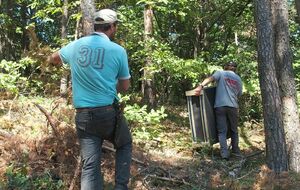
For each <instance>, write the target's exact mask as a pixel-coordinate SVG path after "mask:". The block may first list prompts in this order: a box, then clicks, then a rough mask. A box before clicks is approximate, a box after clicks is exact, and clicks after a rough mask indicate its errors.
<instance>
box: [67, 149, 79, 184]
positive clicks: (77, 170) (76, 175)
mask: <svg viewBox="0 0 300 190" xmlns="http://www.w3.org/2000/svg"><path fill="white" fill-rule="evenodd" d="M80 168H81V155H79V157H78V158H77V164H76V169H75V173H74V176H73V178H72V181H71V184H70V187H69V190H73V189H74V187H75V184H76V179H77V177H78V176H79V172H80Z"/></svg>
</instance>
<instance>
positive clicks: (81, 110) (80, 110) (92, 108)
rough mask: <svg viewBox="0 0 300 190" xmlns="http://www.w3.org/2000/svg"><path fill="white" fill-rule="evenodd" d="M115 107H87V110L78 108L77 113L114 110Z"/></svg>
mask: <svg viewBox="0 0 300 190" xmlns="http://www.w3.org/2000/svg"><path fill="white" fill-rule="evenodd" d="M113 108H114V107H113V106H112V105H108V106H99V107H86V108H76V111H77V112H83V111H95V110H101V109H105V110H107V109H113Z"/></svg>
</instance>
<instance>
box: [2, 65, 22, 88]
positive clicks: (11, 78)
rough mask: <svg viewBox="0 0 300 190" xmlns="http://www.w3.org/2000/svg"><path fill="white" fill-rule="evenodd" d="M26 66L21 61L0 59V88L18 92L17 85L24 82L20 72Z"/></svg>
mask: <svg viewBox="0 0 300 190" xmlns="http://www.w3.org/2000/svg"><path fill="white" fill-rule="evenodd" d="M25 68H26V64H24V63H23V62H13V61H6V60H2V61H1V62H0V70H2V72H1V73H0V89H1V90H6V91H9V92H12V93H18V92H19V85H22V84H23V82H25V80H26V79H25V78H24V77H22V76H21V72H22V71H24V69H25Z"/></svg>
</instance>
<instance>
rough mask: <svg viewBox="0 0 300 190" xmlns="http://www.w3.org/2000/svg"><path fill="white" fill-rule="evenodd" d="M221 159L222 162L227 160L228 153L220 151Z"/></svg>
mask: <svg viewBox="0 0 300 190" xmlns="http://www.w3.org/2000/svg"><path fill="white" fill-rule="evenodd" d="M221 157H222V159H224V160H229V152H228V150H222V151H221Z"/></svg>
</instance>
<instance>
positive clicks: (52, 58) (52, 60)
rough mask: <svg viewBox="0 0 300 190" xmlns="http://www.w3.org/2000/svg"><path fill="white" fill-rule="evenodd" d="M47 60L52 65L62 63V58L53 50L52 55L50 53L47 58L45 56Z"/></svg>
mask: <svg viewBox="0 0 300 190" xmlns="http://www.w3.org/2000/svg"><path fill="white" fill-rule="evenodd" d="M47 62H48V63H49V64H52V65H57V66H59V65H61V64H62V60H61V58H60V56H59V53H58V52H55V53H53V54H52V55H50V56H49V57H48V58H47Z"/></svg>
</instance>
